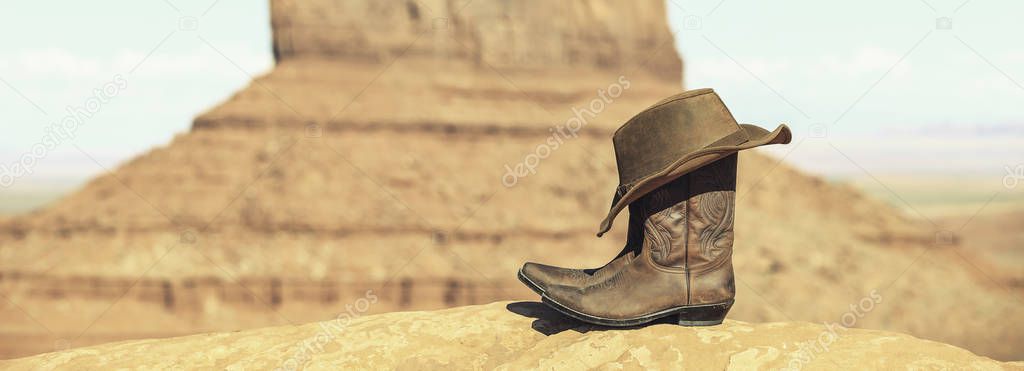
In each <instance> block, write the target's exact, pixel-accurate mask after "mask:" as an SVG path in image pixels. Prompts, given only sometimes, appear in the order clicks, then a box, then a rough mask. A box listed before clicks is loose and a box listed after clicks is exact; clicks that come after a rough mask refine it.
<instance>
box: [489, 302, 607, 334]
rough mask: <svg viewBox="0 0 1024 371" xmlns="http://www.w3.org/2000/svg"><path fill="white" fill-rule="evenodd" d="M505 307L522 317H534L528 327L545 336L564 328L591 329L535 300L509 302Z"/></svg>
mask: <svg viewBox="0 0 1024 371" xmlns="http://www.w3.org/2000/svg"><path fill="white" fill-rule="evenodd" d="M505 309H508V311H509V312H512V313H515V314H518V315H520V316H523V317H529V318H534V319H535V321H533V323H531V324H530V327H532V328H533V329H534V331H537V332H539V333H541V334H544V335H545V336H550V335H555V334H558V333H560V332H562V331H565V330H575V331H576V332H580V333H584V332H587V331H590V330H591V326H590V325H588V324H586V323H583V322H580V321H577V320H575V319H572V318H569V317H567V316H565V315H563V314H561V313H558V312H557V311H555V310H554V309H551V307H549V306H547V305H544V304H543V303H540V302H536V301H520V302H515V303H509V304H508V305H506V306H505Z"/></svg>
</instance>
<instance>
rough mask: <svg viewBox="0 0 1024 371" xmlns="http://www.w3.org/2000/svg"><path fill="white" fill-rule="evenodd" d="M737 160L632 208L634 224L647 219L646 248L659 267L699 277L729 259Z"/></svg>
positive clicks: (709, 168) (658, 191) (679, 182)
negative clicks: (671, 268)
mask: <svg viewBox="0 0 1024 371" xmlns="http://www.w3.org/2000/svg"><path fill="white" fill-rule="evenodd" d="M736 159H737V156H736V155H735V154H734V155H732V156H729V157H726V158H723V159H721V160H718V161H715V162H713V163H711V164H708V165H705V166H704V167H701V168H700V169H697V170H695V171H693V172H691V173H689V174H686V175H684V176H682V177H679V178H678V179H675V180H673V181H672V182H670V183H668V184H665V185H663V186H661V187H658V189H656V190H654V191H652V192H651V193H648V194H647V195H645V196H644V197H642V198H641V199H639V200H637V201H636V202H634V203H633V204H632V205H630V222H631V223H630V224H633V215H636V216H637V217H638V218H639V220H643V242H642V246H643V248H646V249H649V250H650V252H651V257H652V259H653V260H654V262H655V263H657V264H659V265H662V266H665V267H673V268H683V269H686V270H687V271H690V272H699V271H703V270H706V269H711V268H714V267H716V266H718V265H719V264H721V263H722V262H723V261H724V260H728V258H729V257H730V256H731V254H732V244H733V218H734V210H735V200H736ZM631 229H632V228H631Z"/></svg>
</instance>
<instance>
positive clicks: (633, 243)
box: [518, 205, 644, 295]
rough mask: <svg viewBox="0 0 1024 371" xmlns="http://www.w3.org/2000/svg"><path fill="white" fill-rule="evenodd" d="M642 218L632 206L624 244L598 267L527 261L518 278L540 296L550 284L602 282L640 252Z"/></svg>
mask: <svg viewBox="0 0 1024 371" xmlns="http://www.w3.org/2000/svg"><path fill="white" fill-rule="evenodd" d="M643 221H644V219H643V218H642V215H641V212H640V211H638V210H635V208H634V207H633V206H632V205H631V206H630V207H629V229H628V232H627V233H626V245H625V246H623V247H622V251H619V253H618V254H616V255H615V258H613V259H612V260H611V261H610V262H608V263H606V264H605V265H603V266H601V267H599V268H589V269H574V268H562V267H556V266H552V265H546V264H540V263H533V262H526V264H523V267H522V268H520V269H519V274H518V276H519V281H521V282H522V283H523V284H525V285H526V287H529V288H530V289H531V290H533V291H534V292H536V293H537V294H540V295H544V291H546V290H547V288H548V287H550V286H573V287H584V286H588V285H590V284H591V283H593V282H600V281H603V280H604V279H605V278H608V277H610V276H611V274H613V273H615V272H617V271H618V270H619V268H622V267H623V266H625V264H626V262H627V261H629V259H631V258H632V257H634V256H636V255H637V254H639V253H640V247H641V246H642V242H643V233H644V231H643Z"/></svg>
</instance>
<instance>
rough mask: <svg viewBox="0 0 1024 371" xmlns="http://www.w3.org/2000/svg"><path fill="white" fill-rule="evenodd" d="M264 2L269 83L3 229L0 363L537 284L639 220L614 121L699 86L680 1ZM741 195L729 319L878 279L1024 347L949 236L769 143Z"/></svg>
mask: <svg viewBox="0 0 1024 371" xmlns="http://www.w3.org/2000/svg"><path fill="white" fill-rule="evenodd" d="M270 4H271V7H272V8H271V14H272V19H271V23H272V26H273V29H274V34H273V35H274V36H273V38H274V44H273V50H274V53H275V56H276V58H277V65H276V67H275V68H274V69H273V70H272V71H270V72H269V73H267V74H266V75H263V76H259V77H257V78H256V79H255V80H254V81H253V82H252V84H250V85H249V86H248V87H246V88H244V89H243V90H241V91H239V92H237V93H235V94H234V95H232V96H231V97H230V98H228V99H227V100H226V101H225V102H224V103H223V104H221V105H218V106H217V107H214V108H212V109H211V110H209V111H208V112H206V113H204V114H202V115H200V116H199V117H197V118H196V119H195V122H194V125H193V127H192V129H191V130H190V131H189V132H188V133H184V134H181V135H179V136H178V137H177V138H175V139H174V141H173V142H172V143H170V144H169V145H167V146H166V147H162V148H157V149H154V150H152V151H150V152H148V153H146V154H143V155H141V156H139V157H137V158H135V159H133V160H131V161H129V162H127V163H125V164H123V165H122V166H119V167H118V168H116V169H114V170H113V171H112V172H111V173H109V174H105V175H102V176H100V177H97V178H96V179H94V180H92V181H91V182H89V183H88V184H87V185H85V186H84V187H83V188H82V189H81V190H79V191H77V192H75V193H73V194H71V195H69V196H67V197H65V198H64V199H62V200H60V201H59V202H56V203H55V204H53V205H50V206H48V207H46V208H45V209H43V210H39V211H37V212H34V213H31V214H27V215H23V216H18V217H15V218H11V219H9V220H3V221H0V293H2V294H3V295H4V297H5V298H7V299H8V300H4V301H0V357H12V356H22V355H28V354H34V353H39V352H44V351H50V350H53V349H54V348H55V347H58V348H64V347H69V346H70V347H78V346H83V345H88V344H94V343H99V342H108V341H114V340H122V339H129V338H152V337H165V336H174V335H182V334H192V333H197V332H210V331H223V330H236V329H243V328H251V327H261V326H268V325H284V324H295V323H304V322H310V321H315V320H320V319H324V318H331V317H333V316H335V315H336V314H337V313H338V312H339V311H342V310H343V309H342V308H344V306H345V305H347V304H349V303H352V302H353V301H355V300H358V299H359V298H364V297H366V296H368V295H375V296H377V297H379V302H378V304H376V305H374V306H373V307H372V308H370V309H369V310H370V311H371V312H384V311H393V310H400V309H436V308H442V307H450V306H456V305H466V304H474V303H487V302H491V301H495V300H505V299H512V298H522V299H526V298H533V297H534V296H533V295H532V294H531V292H530V291H529V290H527V289H525V288H523V287H522V286H521V285H520V284H519V283H518V281H516V279H515V276H514V274H515V270H516V269H517V268H518V267H519V265H520V264H522V262H523V261H525V260H539V261H544V262H548V263H551V264H561V265H571V266H594V265H598V264H601V263H603V262H604V261H605V260H606V259H608V258H609V257H610V256H611V255H613V254H614V253H615V252H617V251H618V249H619V248H620V247H621V243H622V241H624V239H625V238H624V237H625V236H624V229H623V228H624V227H625V224H626V223H624V222H622V220H623V219H622V218H624V216H620V220H619V223H617V224H616V229H615V230H613V232H612V233H609V234H608V235H606V236H605V237H604V238H601V239H598V238H595V237H594V233H595V232H596V229H597V226H598V223H599V222H600V220H601V218H602V217H603V216H604V214H605V212H606V211H607V208H608V205H609V202H610V198H611V195H612V193H613V191H614V187H615V185H616V179H617V178H616V169H615V161H614V156H613V153H612V149H611V142H610V136H611V133H612V131H613V130H614V129H615V128H616V127H618V126H619V125H620V124H621V123H623V122H624V121H625V120H627V119H628V118H629V117H630V116H631V115H632V114H634V113H635V112H637V111H639V110H641V109H643V108H645V107H646V106H648V105H649V104H652V103H654V102H656V101H658V100H660V99H661V98H663V97H665V96H667V95H670V94H673V93H676V92H678V91H680V90H682V88H683V87H682V80H683V79H682V75H681V74H682V72H681V71H682V61H681V60H680V58H679V56H678V54H677V51H676V50H675V48H674V39H673V36H672V34H671V33H670V30H669V27H668V25H667V22H666V15H665V10H666V9H665V7H666V5H665V3H664V1H657V0H648V1H630V2H623V1H612V0H588V1H584V0H574V1H541V0H529V1H515V2H504V1H488V0H475V1H468V0H467V1H440V0H419V1H345V2H336V1H327V0H317V1H288V0H273V1H271V2H270ZM553 15H556V17H554V18H553ZM552 19H557V21H550V20H552ZM229 57H230V56H229ZM225 63H227V62H225ZM755 88H756V87H755ZM724 95H725V96H724V99H726V101H729V97H728V95H727V94H724ZM780 104H781V103H780ZM735 111H736V112H742V111H741V110H735ZM574 119H579V120H580V122H579V124H577V125H579V126H580V128H579V130H578V131H575V132H574V133H572V135H566V134H565V130H564V129H559V127H560V126H561V127H565V126H566V125H567V123H569V122H570V121H571V120H574ZM738 119H739V120H741V121H743V120H744V119H745V118H744V117H743V115H742V114H738ZM583 121H585V124H582V122H583ZM760 124H762V125H764V126H774V125H776V124H777V123H774V122H772V123H760ZM800 140H801V139H800V135H799V133H798V135H797V140H796V142H795V143H794V144H793V145H794V146H796V145H798V143H799V141H800ZM556 143H557V148H556V145H555V144H556ZM86 150H88V148H86ZM519 164H524V165H529V166H530V171H526V172H524V173H523V174H521V175H522V176H519V177H518V178H514V179H513V178H510V177H509V176H508V170H507V169H508V168H513V169H515V168H516V167H517V166H518V165H519ZM737 189H738V194H737V199H738V203H739V205H738V207H737V210H738V211H737V213H736V244H735V246H736V257H735V267H736V269H737V271H738V277H739V281H738V282H737V288H738V302H737V304H736V305H735V306H734V308H733V313H732V318H735V319H741V320H747V321H780V320H790V319H793V320H806V321H815V322H821V321H830V322H836V321H839V320H840V319H841V318H843V316H844V315H845V314H846V313H847V312H848V311H850V310H851V309H850V305H851V304H854V305H857V304H858V303H860V302H861V301H862V299H863V298H870V297H872V296H871V295H872V293H876V294H878V295H880V297H881V298H882V299H883V300H881V302H880V303H878V304H877V305H874V306H873V307H872V310H871V311H870V312H865V313H861V312H858V313H860V314H861V315H860V316H858V317H857V320H856V323H855V325H856V326H859V327H868V328H884V329H889V330H894V331H900V332H907V333H910V334H913V335H915V336H919V337H923V338H928V339H934V340H939V341H944V342H949V343H952V344H956V345H959V346H963V347H966V348H968V349H971V350H973V351H975V352H978V353H981V354H986V355H991V356H994V357H999V358H1004V359H1008V358H1017V359H1019V358H1021V357H1022V356H1024V355H1022V354H1021V349H1024V340H1022V336H1024V335H1022V334H1021V332H1020V331H1018V329H1020V328H1022V327H1024V313H1022V312H1021V311H1013V310H1011V308H1010V307H1009V306H1008V305H1006V303H1008V302H1012V301H1013V300H1018V298H1019V295H1017V294H1016V293H1013V292H1006V291H1003V290H999V289H998V288H996V287H992V286H990V285H987V284H984V283H982V282H984V281H982V280H980V279H979V278H978V277H977V276H975V275H973V274H971V273H970V272H968V271H965V269H964V268H963V265H962V263H961V262H959V261H958V260H956V259H957V258H955V257H954V256H953V255H951V254H950V253H949V252H948V249H949V248H955V246H954V247H941V248H934V247H933V246H934V241H935V233H934V231H931V230H929V228H926V227H924V226H921V225H918V224H916V223H913V222H911V221H908V220H906V219H905V218H904V217H902V216H901V215H900V214H899V213H897V212H896V211H894V210H893V209H891V208H889V207H887V206H884V205H882V204H880V203H878V202H875V201H872V200H869V199H866V198H865V197H863V196H862V195H861V194H859V193H857V192H855V191H853V190H850V189H847V188H842V187H836V186H833V185H830V184H827V183H825V182H824V181H823V180H821V179H818V178H815V177H811V176H808V175H805V174H802V173H800V172H798V171H795V170H793V169H792V168H789V167H787V166H786V165H784V164H779V161H778V160H776V159H772V158H768V157H765V156H763V155H760V154H758V153H757V152H749V153H744V154H743V155H742V156H741V158H740V169H739V184H738V188H737ZM943 249H945V250H943ZM922 252H928V254H922ZM952 296H955V297H957V299H956V300H955V301H954V300H951V299H950V297H952ZM963 303H970V305H963Z"/></svg>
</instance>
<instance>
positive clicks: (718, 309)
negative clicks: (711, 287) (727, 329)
mask: <svg viewBox="0 0 1024 371" xmlns="http://www.w3.org/2000/svg"><path fill="white" fill-rule="evenodd" d="M732 303H733V301H732V300H729V301H727V302H724V303H718V304H708V305H701V306H695V307H686V308H683V309H682V310H680V311H679V325H680V326H714V325H717V324H721V323H722V321H723V320H725V314H726V313H729V308H732Z"/></svg>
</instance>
